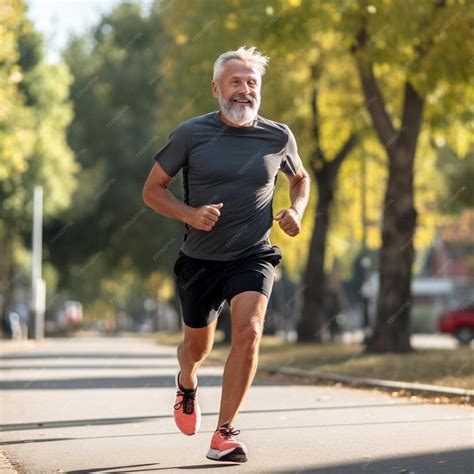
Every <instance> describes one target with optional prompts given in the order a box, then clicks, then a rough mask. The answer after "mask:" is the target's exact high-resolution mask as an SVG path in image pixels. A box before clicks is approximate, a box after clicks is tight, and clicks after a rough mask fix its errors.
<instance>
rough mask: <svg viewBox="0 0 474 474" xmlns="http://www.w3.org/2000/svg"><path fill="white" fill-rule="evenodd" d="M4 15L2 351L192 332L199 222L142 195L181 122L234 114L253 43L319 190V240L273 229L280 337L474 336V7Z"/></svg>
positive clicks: (13, 9)
mask: <svg viewBox="0 0 474 474" xmlns="http://www.w3.org/2000/svg"><path fill="white" fill-rule="evenodd" d="M0 18H1V20H0V82H1V88H0V200H1V208H0V308H1V314H2V337H3V338H4V339H11V338H14V339H24V338H34V337H40V338H41V337H43V335H45V336H58V335H72V334H76V333H78V332H82V333H84V332H93V333H97V332H99V333H101V334H104V335H114V334H117V333H121V332H139V333H155V332H162V331H171V332H172V331H179V330H180V329H181V322H180V316H179V302H178V300H177V295H176V292H175V283H174V275H173V270H172V268H173V264H174V261H175V260H176V258H177V254H178V250H179V248H180V245H181V243H182V237H183V233H184V225H183V224H182V223H180V222H177V221H173V220H170V219H167V218H163V217H161V216H159V215H157V214H156V213H154V212H153V211H152V210H151V209H149V208H147V207H146V206H145V204H144V203H143V201H142V187H143V184H144V182H145V180H146V177H147V175H148V173H149V171H150V169H151V167H152V166H153V163H154V162H153V155H154V154H155V153H156V152H157V151H158V150H159V149H160V148H161V147H162V146H163V145H164V144H165V143H166V139H167V137H168V135H169V133H170V132H171V131H172V130H173V128H174V127H175V126H176V125H177V124H179V123H180V122H182V121H184V120H186V119H188V118H190V117H193V116H196V115H201V114H205V113H208V112H211V111H213V110H217V109H218V104H217V102H216V101H215V99H214V98H213V97H212V94H211V91H210V81H211V78H212V67H213V63H214V61H215V59H216V58H217V56H218V55H219V54H221V53H222V52H224V51H227V50H231V49H237V48H238V47H239V46H242V45H247V46H256V47H257V49H259V50H260V51H263V52H265V53H266V54H267V55H269V56H270V57H271V61H270V64H269V67H268V70H267V73H266V75H265V76H264V78H263V87H262V106H261V110H260V114H261V115H263V116H264V117H267V118H270V119H272V120H276V121H279V122H284V123H287V124H288V125H289V126H290V128H291V129H292V130H293V132H294V134H295V136H296V139H297V142H298V146H299V152H300V156H301V157H302V159H303V161H304V163H305V167H306V169H307V170H308V172H309V173H310V175H311V178H312V184H311V199H310V202H309V204H308V207H307V210H306V213H305V216H304V219H303V226H302V232H301V234H300V235H299V236H297V237H296V238H290V237H288V236H286V235H285V234H284V233H283V232H282V231H281V230H280V228H279V227H278V225H275V227H274V229H273V231H272V234H271V241H272V244H274V245H278V246H279V247H280V248H281V250H282V253H283V260H282V262H281V264H280V265H279V266H278V267H277V269H276V270H277V275H276V281H275V286H274V289H273V293H272V296H271V300H270V303H269V309H268V314H267V320H266V327H265V332H266V334H269V335H275V336H277V337H280V338H282V339H284V340H286V341H306V342H308V341H309V342H314V343H318V342H324V341H328V340H333V339H337V338H339V339H344V338H346V339H350V340H365V341H366V342H367V344H368V346H369V347H371V348H372V349H373V350H375V351H377V352H383V351H384V350H387V351H388V350H392V351H393V350H394V351H400V352H403V351H405V350H408V349H409V346H410V342H409V338H410V336H411V335H412V334H415V333H422V334H435V333H437V332H439V331H446V332H448V333H450V334H452V335H453V337H457V339H458V340H459V341H460V342H462V343H468V342H469V341H471V339H472V336H473V331H474V291H473V275H474V256H473V252H472V250H473V247H474V201H473V193H472V183H473V182H474V160H473V157H474V144H473V123H474V121H473V104H474V84H473V77H474V44H473V43H474V42H473V39H472V38H473V37H472V26H473V22H474V11H473V4H472V2H468V1H465V2H464V1H454V0H445V1H442V0H439V1H427V0H420V1H414V0H412V1H404V0H392V1H388V0H377V1H363V0H341V1H336V0H334V1H326V2H314V1H304V0H284V1H276V0H268V1H267V0H265V1H258V2H254V1H251V0H223V1H217V0H200V1H199V2H193V1H190V0H167V1H158V0H157V1H146V2H145V1H141V2H138V1H136V2H120V1H111V0H103V1H99V0H87V1H86V0H84V1H68V2H66V1H59V0H58V1H48V0H43V1H41V0H30V1H25V0H2V1H1V2H0ZM182 187H183V184H182V176H181V173H178V175H177V176H176V177H175V178H174V179H173V181H172V184H171V188H170V189H171V191H172V192H173V193H174V194H175V195H176V196H178V197H181V198H182V195H183V193H182ZM35 188H36V189H37V191H36V194H37V200H36V206H35V205H34V202H35V199H34V194H35V191H34V190H35ZM288 206H289V193H288V183H287V180H286V179H283V177H282V176H280V178H279V179H278V182H277V189H276V193H275V198H274V204H273V207H274V211H275V213H276V212H277V211H278V210H280V209H284V208H286V207H288ZM35 207H36V210H37V213H36V218H35V219H36V223H37V224H36V231H34V230H33V228H34V226H33V221H34V214H35V213H34V208H35ZM40 231H42V232H40ZM35 232H36V233H35ZM35 235H36V238H35ZM35 239H36V240H35ZM33 242H36V248H35V252H33V247H34V244H33ZM40 250H41V252H40ZM35 262H36V263H35ZM381 275H382V276H383V278H381ZM43 314H44V326H41V324H39V325H38V323H37V322H36V323H35V318H36V317H40V318H41V315H43ZM223 316H224V317H221V318H220V319H221V321H220V323H219V324H220V326H221V329H222V331H223V333H224V335H225V337H227V338H228V337H229V317H228V316H229V315H228V314H227V315H226V314H224V315H223Z"/></svg>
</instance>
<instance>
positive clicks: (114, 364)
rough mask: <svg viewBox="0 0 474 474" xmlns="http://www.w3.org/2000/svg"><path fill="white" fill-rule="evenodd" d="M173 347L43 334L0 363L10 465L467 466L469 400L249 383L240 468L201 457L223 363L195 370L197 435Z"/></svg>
mask: <svg viewBox="0 0 474 474" xmlns="http://www.w3.org/2000/svg"><path fill="white" fill-rule="evenodd" d="M175 353H176V351H175V348H173V347H164V346H156V345H155V344H154V343H153V342H152V341H151V340H149V339H146V338H145V339H144V338H131V337H129V338H103V339H100V338H77V339H58V340H46V341H45V342H44V343H42V344H39V345H38V346H36V347H31V348H28V349H26V350H24V351H11V352H10V353H9V354H6V355H5V356H4V357H3V358H2V360H1V363H0V372H1V373H2V381H1V382H0V389H2V393H1V399H0V401H1V405H2V412H1V423H2V425H3V426H2V431H3V433H2V442H1V448H2V449H3V450H4V451H5V452H6V454H7V457H8V458H10V459H11V460H13V461H14V462H16V463H18V465H20V466H21V469H18V472H39V471H42V472H47V473H50V472H72V473H86V472H159V471H167V472H179V471H182V470H183V469H186V470H199V469H207V468H210V469H212V472H221V471H222V472H223V471H224V470H226V469H229V468H230V469H232V471H233V472H234V471H239V472H240V471H246V472H253V473H255V472H268V473H269V472H315V473H334V474H335V473H337V474H339V473H354V472H364V473H377V474H380V473H385V472H387V473H388V472H394V473H400V472H410V471H411V472H415V473H416V474H420V473H430V474H431V473H450V474H451V473H470V472H472V471H473V468H474V464H473V462H472V456H471V455H472V451H470V449H471V446H472V431H471V430H472V414H473V411H472V409H471V408H468V407H459V406H452V405H435V404H429V403H414V402H412V401H410V400H409V399H392V398H391V397H390V396H388V395H384V394H381V393H373V392H369V391H363V390H353V389H349V388H338V387H330V386H308V385H291V384H288V383H284V382H280V381H277V379H276V378H275V379H271V378H270V379H268V380H265V381H264V380H260V381H258V380H257V381H255V382H254V385H253V387H252V388H251V390H250V392H249V395H248V397H247V399H246V401H245V403H244V404H243V406H242V408H241V412H240V415H239V417H238V419H237V421H236V426H237V427H238V428H239V429H241V430H242V434H241V436H240V438H241V439H242V441H244V442H245V443H246V444H247V445H248V447H249V451H250V460H249V462H248V463H246V464H242V465H235V466H232V467H229V466H230V465H231V463H222V464H219V463H215V462H212V461H209V460H207V459H206V458H205V453H206V451H207V449H208V447H209V441H210V437H211V435H212V431H213V429H214V428H215V424H216V421H217V409H218V406H219V398H220V383H221V374H222V367H210V366H209V367H208V366H206V367H202V370H200V372H199V382H200V391H199V396H200V403H201V407H202V412H203V419H202V427H201V431H200V432H199V433H198V434H197V435H195V436H191V437H185V436H183V435H181V434H180V433H179V432H178V430H177V428H176V427H175V426H174V422H173V418H172V405H173V402H174V395H175V393H174V374H175V372H176V367H177V365H176V357H175Z"/></svg>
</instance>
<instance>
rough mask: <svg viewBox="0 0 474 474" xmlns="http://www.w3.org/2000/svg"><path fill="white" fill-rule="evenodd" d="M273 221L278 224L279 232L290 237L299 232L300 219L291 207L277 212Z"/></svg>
mask: <svg viewBox="0 0 474 474" xmlns="http://www.w3.org/2000/svg"><path fill="white" fill-rule="evenodd" d="M275 220H277V221H278V224H280V228H281V230H283V232H285V234H287V235H289V236H290V237H295V236H296V235H298V234H299V233H300V232H301V219H300V216H299V214H298V212H297V211H295V209H293V208H292V207H290V208H288V209H283V210H282V211H279V212H278V213H277V215H276V216H275Z"/></svg>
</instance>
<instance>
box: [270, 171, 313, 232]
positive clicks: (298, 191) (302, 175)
mask: <svg viewBox="0 0 474 474" xmlns="http://www.w3.org/2000/svg"><path fill="white" fill-rule="evenodd" d="M287 178H288V181H289V182H290V200H291V207H290V208H289V209H284V210H282V211H279V212H278V213H277V215H276V216H275V219H276V220H277V221H278V223H279V225H280V228H281V229H282V230H283V231H284V232H285V233H286V234H287V235H289V236H290V237H295V236H297V235H298V234H299V233H300V232H301V221H302V219H303V214H304V211H305V209H306V206H307V204H308V200H309V191H310V178H309V174H308V173H307V171H306V170H305V169H304V168H303V167H301V168H300V169H299V170H298V171H297V173H296V174H295V176H287Z"/></svg>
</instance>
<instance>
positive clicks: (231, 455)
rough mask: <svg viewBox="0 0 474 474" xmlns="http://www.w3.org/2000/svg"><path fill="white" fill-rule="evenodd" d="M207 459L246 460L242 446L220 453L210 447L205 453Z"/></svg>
mask: <svg viewBox="0 0 474 474" xmlns="http://www.w3.org/2000/svg"><path fill="white" fill-rule="evenodd" d="M206 458H207V459H211V460H212V461H231V462H247V460H248V458H247V454H245V451H244V450H243V449H242V448H235V449H233V450H232V451H230V452H228V453H225V454H224V455H220V454H219V451H218V450H217V449H210V450H209V451H208V452H207V454H206Z"/></svg>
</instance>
